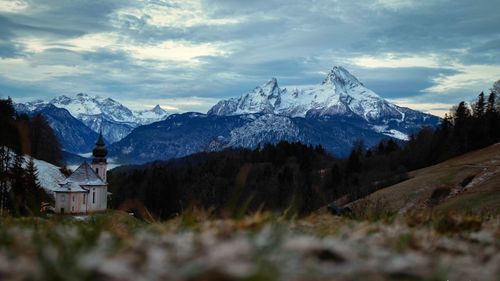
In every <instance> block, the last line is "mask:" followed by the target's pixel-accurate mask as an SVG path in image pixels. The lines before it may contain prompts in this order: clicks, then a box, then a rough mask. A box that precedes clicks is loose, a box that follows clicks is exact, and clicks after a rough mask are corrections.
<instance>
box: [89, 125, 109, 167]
mask: <svg viewBox="0 0 500 281" xmlns="http://www.w3.org/2000/svg"><path fill="white" fill-rule="evenodd" d="M92 155H93V156H94V161H102V160H104V161H106V159H105V158H106V156H107V155H108V150H107V149H106V144H105V143H104V138H103V137H102V129H101V131H100V132H99V138H98V139H97V142H96V143H95V147H94V150H92Z"/></svg>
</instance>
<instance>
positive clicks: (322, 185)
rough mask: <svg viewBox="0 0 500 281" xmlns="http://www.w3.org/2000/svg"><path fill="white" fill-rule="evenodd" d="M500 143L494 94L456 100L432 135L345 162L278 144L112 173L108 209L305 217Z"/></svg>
mask: <svg viewBox="0 0 500 281" xmlns="http://www.w3.org/2000/svg"><path fill="white" fill-rule="evenodd" d="M498 141H500V114H499V111H498V106H497V102H496V94H495V93H494V92H492V93H491V94H490V95H489V96H488V97H487V98H485V96H484V94H483V93H481V94H480V95H479V97H478V99H477V101H476V102H475V103H474V104H472V106H469V105H467V104H466V103H465V102H461V103H460V104H459V105H458V106H456V107H455V108H454V109H453V110H452V112H451V113H450V115H447V116H446V117H445V118H444V119H443V120H442V123H441V124H440V126H439V127H438V128H436V129H432V128H428V127H424V128H422V129H421V130H420V131H419V132H418V133H417V134H415V135H412V136H411V138H410V140H409V141H408V142H406V143H401V142H396V141H394V140H392V139H388V140H384V141H381V142H380V143H379V144H378V145H376V146H375V147H370V148H365V147H364V146H363V143H362V142H359V143H358V144H357V145H356V146H355V147H354V148H353V149H352V152H351V153H350V156H349V157H347V158H342V159H339V158H335V156H334V155H330V154H329V153H327V152H326V151H325V150H324V149H323V148H322V147H321V146H317V147H312V146H306V145H303V144H300V143H287V142H281V143H279V144H277V145H266V146H264V147H260V148H257V149H255V150H247V149H227V150H224V151H221V152H214V153H199V154H194V155H191V156H188V157H185V158H180V159H177V160H172V161H166V162H154V163H150V164H147V165H143V166H130V167H123V168H119V169H116V170H113V171H112V172H111V173H110V177H109V179H110V190H111V192H112V193H113V199H112V201H113V206H114V207H115V208H123V209H137V208H143V207H145V208H146V209H148V210H149V211H151V212H152V213H153V214H155V215H157V216H159V217H162V218H166V217H170V216H172V215H175V214H177V213H179V212H182V211H183V210H185V209H186V208H189V207H191V206H198V207H202V208H214V209H215V210H217V211H218V212H219V213H220V214H225V213H230V214H241V213H244V212H245V211H251V210H256V209H259V208H264V209H269V210H285V209H287V208H290V209H293V211H296V212H298V213H308V212H310V211H313V210H315V209H317V208H319V207H320V206H322V205H324V204H327V203H329V202H331V201H333V200H336V199H343V201H344V202H348V201H352V200H354V199H357V198H360V197H363V196H365V195H367V194H370V193H372V192H374V191H376V190H379V189H381V188H383V187H385V186H388V185H391V184H394V183H397V182H400V181H402V180H405V179H407V177H408V176H407V172H408V171H410V170H414V169H417V168H421V167H425V166H429V165H432V164H435V163H438V162H440V161H443V160H446V159H449V158H451V157H453V156H456V155H460V154H462V153H465V152H468V151H471V150H473V149H477V148H481V147H484V146H487V145H489V144H492V143H495V142H498Z"/></svg>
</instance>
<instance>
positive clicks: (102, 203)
mask: <svg viewBox="0 0 500 281" xmlns="http://www.w3.org/2000/svg"><path fill="white" fill-rule="evenodd" d="M107 155H108V151H107V149H106V147H105V144H104V139H103V137H102V134H99V138H98V140H97V142H96V146H95V148H94V150H93V151H92V156H93V159H92V163H91V164H90V165H89V164H88V163H87V162H84V163H83V164H81V165H80V166H79V167H78V168H77V169H76V170H75V171H74V172H73V173H72V174H71V175H70V176H69V177H68V178H66V179H65V180H63V181H62V182H60V183H59V187H58V188H57V189H56V190H54V199H55V206H54V210H55V212H56V213H61V214H87V213H93V212H102V211H105V210H106V209H107V202H108V183H107V181H106V172H107V161H106V156H107Z"/></svg>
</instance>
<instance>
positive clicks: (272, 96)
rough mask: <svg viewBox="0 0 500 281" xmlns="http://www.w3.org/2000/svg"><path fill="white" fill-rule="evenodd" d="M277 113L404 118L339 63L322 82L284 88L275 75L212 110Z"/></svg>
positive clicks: (302, 115) (233, 112)
mask: <svg viewBox="0 0 500 281" xmlns="http://www.w3.org/2000/svg"><path fill="white" fill-rule="evenodd" d="M248 113H275V114H279V115H285V116H289V117H306V115H308V114H314V115H320V116H321V115H357V116H359V117H361V118H363V119H365V120H368V121H370V120H375V119H378V118H380V117H384V116H389V117H392V118H397V119H401V120H403V119H404V114H403V113H402V112H401V111H400V110H399V107H398V106H396V105H394V104H391V103H389V102H387V101H386V100H384V99H383V98H381V97H380V96H378V95H377V94H376V93H374V92H373V91H371V90H370V89H368V88H366V87H365V86H364V85H363V84H362V83H361V82H359V81H358V79H357V78H356V77H354V76H353V75H352V74H350V73H349V72H348V71H347V70H346V69H345V68H343V67H341V66H335V67H334V68H333V69H332V70H331V71H330V72H329V73H328V75H327V77H326V78H325V79H324V81H323V82H322V83H321V84H320V85H314V86H309V87H307V86H306V87H295V88H291V89H286V88H283V89H280V88H279V86H278V83H277V81H276V79H275V78H272V79H271V80H269V81H268V82H266V83H265V84H263V85H261V86H259V87H257V88H255V89H254V90H253V91H252V92H250V93H247V94H244V95H242V96H241V97H239V98H232V99H229V100H223V101H220V102H219V103H218V104H216V105H215V106H214V107H213V108H212V109H210V111H209V114H216V115H239V114H248Z"/></svg>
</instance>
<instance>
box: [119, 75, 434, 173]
mask: <svg viewBox="0 0 500 281" xmlns="http://www.w3.org/2000/svg"><path fill="white" fill-rule="evenodd" d="M439 120H440V119H439V118H438V117H436V116H433V115H430V114H426V113H422V112H419V111H416V110H412V109H409V108H405V107H400V106H397V105H395V104H392V103H390V102H388V101H387V100H385V99H383V98H381V97H380V96H378V95H377V94H376V93H374V92H373V91H371V90H370V89H368V88H366V87H365V86H364V85H363V84H362V83H361V82H359V81H358V79H357V78H356V77H354V76H353V75H352V74H350V73H349V72H348V71H347V70H346V69H344V68H343V67H334V68H333V69H332V70H331V71H330V72H329V73H328V75H327V76H326V78H325V79H324V80H323V82H322V83H321V84H319V85H312V86H295V87H291V88H280V87H279V85H278V81H277V79H275V78H272V79H270V80H269V81H268V82H266V83H264V84H262V85H261V86H258V87H256V88H255V89H254V90H252V91H250V92H248V93H245V94H243V95H241V96H239V97H235V98H231V99H229V100H222V101H220V102H218V103H217V104H216V105H214V106H213V107H212V108H211V109H210V110H209V111H208V113H207V114H201V113H184V114H173V115H170V116H169V117H168V118H167V119H165V120H163V121H160V122H156V123H153V124H150V125H147V126H141V127H140V128H137V129H136V130H134V131H132V133H130V134H129V135H128V136H127V137H125V138H124V139H122V140H121V141H119V142H116V143H114V144H113V145H112V146H111V148H110V152H111V155H113V156H114V157H116V158H117V160H118V161H120V162H139V163H140V162H147V161H152V160H155V159H168V158H174V157H181V156H185V155H188V154H191V153H194V152H200V151H210V150H220V149H224V148H226V147H245V148H255V147H258V146H259V145H264V144H266V143H276V142H279V141H281V140H286V141H292V142H293V141H300V142H303V143H307V144H311V145H322V146H323V147H324V148H326V149H327V150H328V151H330V152H332V153H334V154H335V155H337V156H346V155H347V154H348V153H349V151H350V149H351V148H352V146H353V144H354V143H355V142H356V141H358V140H362V141H363V142H364V144H365V145H366V146H372V145H375V144H376V143H377V142H379V141H380V140H381V139H384V138H388V137H391V138H396V139H399V140H407V139H408V137H409V135H410V134H412V133H413V132H415V131H417V130H418V129H420V128H421V126H423V125H429V126H435V125H437V124H438V123H439Z"/></svg>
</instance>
